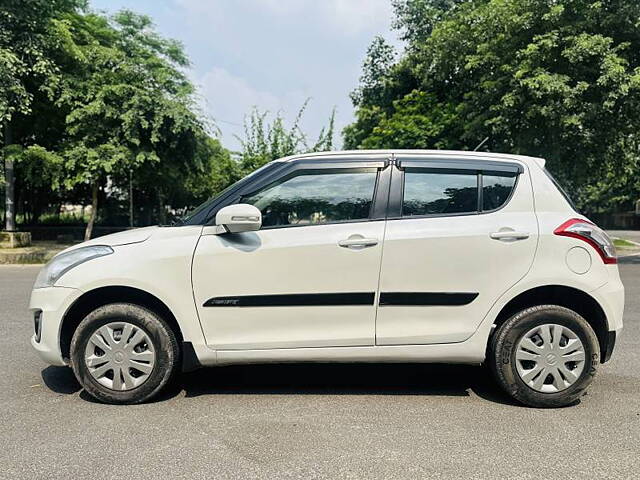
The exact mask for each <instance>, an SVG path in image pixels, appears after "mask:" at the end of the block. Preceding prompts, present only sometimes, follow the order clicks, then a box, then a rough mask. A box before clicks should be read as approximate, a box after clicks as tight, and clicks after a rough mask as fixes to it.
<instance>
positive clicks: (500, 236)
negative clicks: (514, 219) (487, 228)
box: [489, 230, 530, 240]
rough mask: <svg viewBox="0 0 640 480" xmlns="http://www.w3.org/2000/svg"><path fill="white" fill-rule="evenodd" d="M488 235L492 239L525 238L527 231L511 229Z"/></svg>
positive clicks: (527, 236)
mask: <svg viewBox="0 0 640 480" xmlns="http://www.w3.org/2000/svg"><path fill="white" fill-rule="evenodd" d="M489 236H490V237H491V238H493V239H494V240H525V239H527V238H529V236H530V234H529V232H514V231H513V230H504V231H501V232H493V233H490V234H489Z"/></svg>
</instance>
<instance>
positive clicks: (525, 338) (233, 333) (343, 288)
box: [30, 150, 624, 407]
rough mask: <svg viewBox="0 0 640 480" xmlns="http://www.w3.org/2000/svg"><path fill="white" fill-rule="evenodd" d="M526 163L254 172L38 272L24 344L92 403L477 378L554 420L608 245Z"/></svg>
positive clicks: (600, 305)
mask: <svg viewBox="0 0 640 480" xmlns="http://www.w3.org/2000/svg"><path fill="white" fill-rule="evenodd" d="M544 165H545V162H544V160H542V159H539V158H531V157H524V156H518V155H505V154H492V153H480V152H452V151H418V150H416V151H409V150H397V151H350V152H327V153H316V154H309V155H300V156H295V157H288V158H283V159H280V160H276V161H274V162H271V163H269V164H267V165H265V166H264V167H262V168H260V169H259V170H257V171H255V172H254V173H252V174H251V175H249V176H247V177H245V178H244V179H242V180H240V181H239V182H237V183H236V184H234V185H232V186H230V187H229V188H227V189H226V190H225V191H223V192H222V193H221V194H220V195H218V196H217V197H216V198H214V199H212V200H209V201H208V202H206V203H205V204H203V205H202V206H200V207H198V208H197V209H196V210H195V211H194V212H193V213H191V214H190V215H188V216H187V217H185V218H184V219H183V220H182V221H181V222H180V223H179V224H176V225H174V226H171V227H146V228H140V229H135V230H128V231H125V232H121V233H116V234H113V235H108V236H105V237H100V238H96V239H93V240H90V241H88V242H84V243H82V244H79V245H75V246H73V247H71V248H69V249H67V250H65V251H64V252H62V253H60V254H58V255H57V256H56V257H54V258H53V259H52V260H51V261H50V262H49V263H48V264H47V265H46V266H45V267H44V268H43V269H42V270H41V272H40V273H39V275H38V278H37V280H36V283H35V285H34V289H33V292H32V294H31V301H30V309H31V311H32V312H33V316H34V324H35V333H34V335H33V337H32V340H31V343H32V345H33V347H34V348H35V349H36V351H37V352H38V353H39V355H40V357H41V358H42V359H43V360H45V361H46V362H47V363H49V364H51V365H59V366H63V365H67V366H70V367H71V368H73V371H74V373H75V375H76V377H77V378H78V380H79V382H80V383H81V384H82V386H83V387H84V389H85V390H86V391H87V392H88V393H89V394H91V395H92V396H93V397H95V398H96V399H98V400H100V401H103V402H108V403H120V404H130V403H139V402H144V401H146V400H149V399H151V398H152V397H153V396H154V395H156V394H157V393H158V392H159V391H160V390H162V389H163V387H165V386H166V385H167V383H168V382H170V381H171V379H172V378H173V377H174V376H175V375H176V374H177V373H178V372H180V371H190V370H194V369H197V368H199V367H201V366H221V365H228V364H240V363H263V362H440V363H466V364H483V363H484V364H487V365H488V366H489V367H490V368H491V369H492V371H493V372H494V374H495V378H496V380H497V382H498V383H499V384H500V385H501V387H502V388H503V389H504V390H505V391H506V392H507V393H508V394H509V395H511V396H512V397H514V398H515V399H517V400H518V401H520V402H521V403H523V404H525V405H529V406H534V407H558V406H564V405H568V404H571V403H574V402H575V401H576V400H577V399H578V398H579V397H580V396H582V395H583V393H584V392H585V390H586V388H587V387H588V386H589V384H590V383H591V381H592V380H593V378H594V376H595V374H596V370H597V368H598V366H599V364H601V363H604V362H607V361H608V360H609V359H610V357H611V354H612V352H613V349H614V345H615V341H616V336H617V335H618V334H619V332H620V330H621V329H622V314H623V305H624V289H623V286H622V283H621V281H620V277H619V274H618V267H617V259H616V253H615V250H614V247H613V244H612V242H611V240H610V239H609V238H608V236H607V235H606V234H605V233H604V232H603V231H602V230H601V229H600V228H598V227H597V226H596V225H594V224H593V223H592V222H591V221H589V220H588V219H587V218H585V217H584V216H582V215H581V214H579V213H578V212H576V210H575V209H574V207H573V206H572V204H571V201H570V200H569V198H568V197H567V195H566V194H565V193H564V192H563V190H562V189H561V188H560V187H559V185H558V184H557V183H556V182H555V180H554V179H553V177H551V175H550V174H549V173H548V172H547V171H546V170H545V166H544Z"/></svg>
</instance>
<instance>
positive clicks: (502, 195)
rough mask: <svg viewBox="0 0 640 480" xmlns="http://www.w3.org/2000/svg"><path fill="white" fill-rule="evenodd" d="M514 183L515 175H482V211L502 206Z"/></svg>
mask: <svg viewBox="0 0 640 480" xmlns="http://www.w3.org/2000/svg"><path fill="white" fill-rule="evenodd" d="M515 184H516V177H515V176H509V177H506V176H499V175H482V211H487V210H497V209H498V208H500V207H502V206H503V205H504V204H505V202H506V201H507V199H508V198H509V197H510V196H511V191H512V190H513V187H514V186H515Z"/></svg>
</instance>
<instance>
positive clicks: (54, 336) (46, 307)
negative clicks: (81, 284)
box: [29, 287, 82, 366]
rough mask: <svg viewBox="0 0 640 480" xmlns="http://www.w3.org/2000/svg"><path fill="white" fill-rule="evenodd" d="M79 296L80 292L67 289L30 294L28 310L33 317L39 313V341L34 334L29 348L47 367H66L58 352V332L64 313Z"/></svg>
mask: <svg viewBox="0 0 640 480" xmlns="http://www.w3.org/2000/svg"><path fill="white" fill-rule="evenodd" d="M80 295H82V291H81V290H78V289H76V288H67V287H48V288H36V289H34V290H33V291H32V292H31V299H30V300H29V310H30V311H31V313H32V314H33V315H34V316H35V315H36V313H38V312H41V313H40V315H41V319H40V340H39V341H38V339H37V335H36V334H35V333H34V335H33V336H32V337H31V346H32V347H33V348H34V349H35V350H36V352H37V353H38V356H39V357H40V358H41V359H42V360H44V361H45V362H46V363H48V364H49V365H56V366H63V365H67V362H66V361H65V359H64V358H62V354H61V352H60V330H61V327H62V320H63V319H64V315H65V313H66V312H67V310H68V309H69V307H70V306H71V305H72V304H73V302H75V301H76V300H77V299H78V297H80Z"/></svg>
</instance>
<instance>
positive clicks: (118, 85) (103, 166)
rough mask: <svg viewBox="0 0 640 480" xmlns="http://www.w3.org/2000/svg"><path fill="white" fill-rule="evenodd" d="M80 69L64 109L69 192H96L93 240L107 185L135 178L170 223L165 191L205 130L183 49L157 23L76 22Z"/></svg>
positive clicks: (89, 18) (134, 18)
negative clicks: (144, 184) (145, 185)
mask: <svg viewBox="0 0 640 480" xmlns="http://www.w3.org/2000/svg"><path fill="white" fill-rule="evenodd" d="M75 20H76V22H77V23H76V24H75V26H74V28H73V41H74V44H75V46H76V47H77V55H76V57H75V58H74V59H73V60H74V62H75V65H74V68H70V69H69V74H68V75H66V76H65V77H64V79H63V89H62V94H61V96H60V99H59V101H58V105H59V106H60V107H61V108H63V109H65V110H67V111H68V114H67V117H66V127H67V133H68V139H67V142H66V144H65V145H64V151H63V154H62V155H63V157H64V160H65V165H64V168H65V181H64V183H65V186H66V187H67V188H73V187H75V186H77V185H81V184H87V185H90V187H91V206H92V209H91V216H90V219H89V222H88V224H87V229H86V234H85V238H87V239H88V238H90V237H91V232H92V229H93V225H94V223H95V220H96V216H97V211H98V199H99V197H100V192H101V191H104V188H105V186H106V183H107V179H108V178H116V177H118V176H120V177H123V176H129V175H132V176H136V177H142V178H145V179H146V180H147V181H148V182H150V184H152V185H154V189H155V196H156V201H157V205H158V210H157V213H158V217H159V220H160V221H161V222H162V223H164V222H165V221H166V218H165V200H166V191H167V189H169V188H171V186H172V184H173V183H174V182H175V181H176V178H175V177H176V175H178V174H180V173H181V172H182V173H183V172H188V171H189V170H191V169H192V168H198V167H201V165H197V164H196V163H195V162H196V161H197V158H196V156H195V151H196V148H197V142H198V140H201V139H202V132H203V129H204V125H203V123H202V122H201V120H200V118H199V117H198V115H197V114H196V113H195V111H194V99H193V95H194V87H193V85H192V84H191V83H190V82H189V81H188V79H187V78H186V76H185V74H184V73H183V71H182V70H181V69H182V68H184V67H187V66H188V60H187V58H186V56H185V55H184V52H183V50H182V47H181V46H180V45H179V44H178V43H177V42H175V41H172V40H166V39H163V38H162V37H160V36H159V35H158V34H157V33H156V32H155V31H154V30H153V29H152V24H151V21H150V20H149V19H148V18H147V17H145V16H140V15H136V14H134V13H132V12H129V11H122V12H120V13H118V14H116V15H115V16H114V17H113V20H112V22H109V21H108V20H107V19H105V18H103V17H102V16H99V15H94V14H89V15H84V16H77V17H76V19H75Z"/></svg>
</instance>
